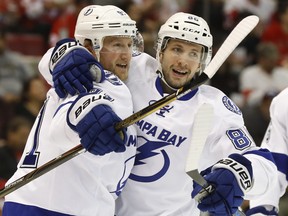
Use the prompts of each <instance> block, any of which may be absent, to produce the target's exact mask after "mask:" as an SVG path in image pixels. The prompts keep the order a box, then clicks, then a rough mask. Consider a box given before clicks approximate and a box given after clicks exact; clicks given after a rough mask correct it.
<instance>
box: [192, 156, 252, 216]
mask: <svg viewBox="0 0 288 216" xmlns="http://www.w3.org/2000/svg"><path fill="white" fill-rule="evenodd" d="M209 170H211V171H210V172H209V173H207V174H206V175H205V176H204V178H205V179H206V180H207V182H208V183H209V184H211V185H213V186H214V188H215V190H214V191H213V192H212V193H210V194H208V195H207V196H205V197H204V198H203V199H202V200H200V201H199V204H198V208H199V209H200V210H201V211H203V212H206V211H208V212H209V213H210V215H213V216H223V215H232V214H234V213H235V212H236V211H237V210H238V207H239V206H240V205H241V204H242V202H243V196H244V192H246V191H248V190H249V189H250V188H251V187H252V167H251V162H250V161H249V160H248V159H246V158H245V157H244V156H242V155H240V154H232V155H230V156H229V157H228V158H224V159H222V160H220V161H219V162H218V163H216V164H215V165H214V166H212V168H210V169H209ZM202 189H203V188H202V187H201V186H200V185H198V184H197V183H195V182H194V189H193V191H192V198H195V197H196V196H197V195H198V193H199V192H200V191H201V190H202ZM196 199H197V198H196Z"/></svg>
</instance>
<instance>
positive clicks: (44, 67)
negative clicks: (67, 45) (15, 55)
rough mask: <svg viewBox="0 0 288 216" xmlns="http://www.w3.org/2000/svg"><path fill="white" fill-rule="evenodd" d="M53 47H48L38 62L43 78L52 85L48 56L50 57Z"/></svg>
mask: <svg viewBox="0 0 288 216" xmlns="http://www.w3.org/2000/svg"><path fill="white" fill-rule="evenodd" d="M53 49H54V47H52V48H50V49H49V50H48V51H47V52H46V53H45V54H44V56H43V57H42V58H41V60H40V61H39V64H38V70H39V72H40V73H41V75H42V76H43V77H44V79H45V80H46V82H47V83H48V84H49V85H50V86H53V81H52V75H51V73H50V71H49V61H50V57H51V54H52V51H53Z"/></svg>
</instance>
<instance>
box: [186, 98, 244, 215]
mask: <svg viewBox="0 0 288 216" xmlns="http://www.w3.org/2000/svg"><path fill="white" fill-rule="evenodd" d="M212 125H213V107H212V105H210V104H205V103H204V104H202V105H201V106H200V108H199V109H198V111H197V113H196V115H195V118H194V123H193V129H192V138H191V146H190V148H189V152H188V156H187V160H186V167H185V171H186V173H187V174H188V175H189V176H190V177H191V178H192V179H193V180H194V181H195V182H196V183H197V184H199V185H200V186H202V187H203V190H202V191H200V192H199V194H198V195H197V196H196V197H195V200H196V201H198V202H201V200H202V199H203V198H204V197H206V196H207V195H208V194H209V193H212V192H213V191H214V189H215V188H214V187H213V186H212V185H209V184H208V182H207V181H206V179H205V178H204V177H203V176H201V174H200V173H199V171H198V164H199V161H200V156H201V154H202V151H203V148H204V145H205V143H206V139H207V137H208V134H209V132H210V130H211V128H212ZM233 216H245V214H244V213H243V212H241V211H239V210H238V211H237V212H236V213H235V214H233Z"/></svg>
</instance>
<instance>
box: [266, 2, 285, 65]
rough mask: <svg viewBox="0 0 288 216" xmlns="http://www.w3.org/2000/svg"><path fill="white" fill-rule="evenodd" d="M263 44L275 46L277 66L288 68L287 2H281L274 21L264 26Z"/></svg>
mask: <svg viewBox="0 0 288 216" xmlns="http://www.w3.org/2000/svg"><path fill="white" fill-rule="evenodd" d="M261 40H262V41H263V42H271V43H273V44H275V45H276V46H277V48H278V50H279V52H280V59H279V64H280V65H282V66H285V67H288V1H287V0H281V1H279V3H278V10H277V13H276V16H275V19H273V21H272V22H271V23H270V24H269V25H267V26H266V28H265V29H264V32H263V34H262V37H261Z"/></svg>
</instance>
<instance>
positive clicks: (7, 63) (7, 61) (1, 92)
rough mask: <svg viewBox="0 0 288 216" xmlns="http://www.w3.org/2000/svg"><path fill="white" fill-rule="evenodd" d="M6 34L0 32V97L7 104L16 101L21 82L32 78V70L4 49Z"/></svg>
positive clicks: (14, 54)
mask: <svg viewBox="0 0 288 216" xmlns="http://www.w3.org/2000/svg"><path fill="white" fill-rule="evenodd" d="M6 36H7V34H6V32H5V31H4V30H0V68H1V70H0V97H1V98H2V99H4V100H5V101H7V102H13V101H18V100H19V98H20V94H21V91H22V87H23V82H24V81H26V80H28V79H29V78H31V77H32V76H33V69H32V68H31V66H30V65H29V64H27V63H24V61H22V59H21V55H20V54H19V53H16V52H12V51H10V50H9V49H8V48H7V47H6Z"/></svg>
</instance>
